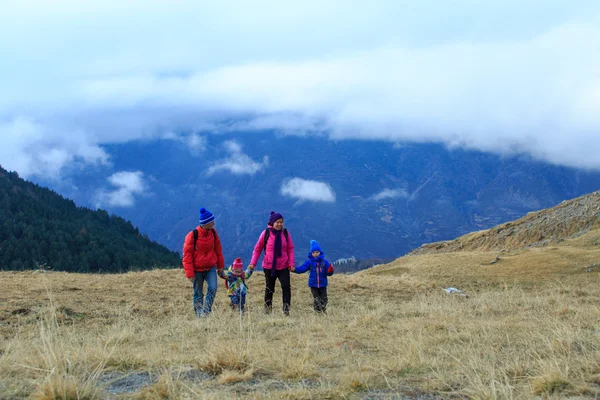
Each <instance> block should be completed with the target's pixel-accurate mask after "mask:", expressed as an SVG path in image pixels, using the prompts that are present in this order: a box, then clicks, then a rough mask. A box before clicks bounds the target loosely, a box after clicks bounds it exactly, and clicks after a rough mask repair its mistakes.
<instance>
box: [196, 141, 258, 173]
mask: <svg viewBox="0 0 600 400" xmlns="http://www.w3.org/2000/svg"><path fill="white" fill-rule="evenodd" d="M224 147H225V149H226V150H227V151H228V152H229V157H227V158H225V159H222V160H218V161H216V163H215V165H213V166H211V167H210V168H209V169H208V174H209V175H212V174H214V173H216V172H219V171H229V172H230V173H232V174H235V175H254V174H256V173H257V172H259V171H260V170H262V169H264V168H266V167H267V166H268V165H269V157H268V156H264V157H263V159H262V161H261V162H256V161H254V160H253V159H252V158H250V156H248V155H247V154H244V153H243V151H242V146H241V145H240V144H239V143H237V142H236V141H233V140H228V141H226V142H225V143H224Z"/></svg>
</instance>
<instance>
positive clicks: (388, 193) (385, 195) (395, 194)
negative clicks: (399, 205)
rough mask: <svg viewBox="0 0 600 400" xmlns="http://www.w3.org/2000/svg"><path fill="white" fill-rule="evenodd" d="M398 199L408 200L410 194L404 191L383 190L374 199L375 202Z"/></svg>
mask: <svg viewBox="0 0 600 400" xmlns="http://www.w3.org/2000/svg"><path fill="white" fill-rule="evenodd" d="M396 198H403V199H406V198H408V193H407V192H406V190H404V189H383V190H382V191H381V192H379V193H377V194H376V195H374V196H373V197H372V199H373V200H375V201H380V200H386V199H396Z"/></svg>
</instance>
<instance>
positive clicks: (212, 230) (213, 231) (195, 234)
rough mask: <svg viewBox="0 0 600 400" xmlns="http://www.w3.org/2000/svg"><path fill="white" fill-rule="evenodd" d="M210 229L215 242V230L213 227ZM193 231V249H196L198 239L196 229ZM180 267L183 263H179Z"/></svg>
mask: <svg viewBox="0 0 600 400" xmlns="http://www.w3.org/2000/svg"><path fill="white" fill-rule="evenodd" d="M210 231H211V232H212V234H213V239H214V240H215V243H216V241H217V234H216V232H215V230H214V229H211V230H210ZM193 232H194V251H195V250H197V249H196V242H197V241H198V229H194V231H193ZM181 268H183V265H181Z"/></svg>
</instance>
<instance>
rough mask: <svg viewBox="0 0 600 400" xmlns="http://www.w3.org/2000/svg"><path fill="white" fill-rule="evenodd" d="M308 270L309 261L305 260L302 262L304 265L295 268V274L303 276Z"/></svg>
mask: <svg viewBox="0 0 600 400" xmlns="http://www.w3.org/2000/svg"><path fill="white" fill-rule="evenodd" d="M309 269H310V260H306V261H304V264H302V265H300V266H299V267H296V271H295V272H296V273H297V274H303V273H305V272H306V271H308V270H309Z"/></svg>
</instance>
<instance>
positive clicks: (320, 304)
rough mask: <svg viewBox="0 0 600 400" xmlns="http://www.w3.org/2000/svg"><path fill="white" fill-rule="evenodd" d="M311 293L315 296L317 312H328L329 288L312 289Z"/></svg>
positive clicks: (314, 304)
mask: <svg viewBox="0 0 600 400" xmlns="http://www.w3.org/2000/svg"><path fill="white" fill-rule="evenodd" d="M310 291H311V292H312V295H313V300H314V303H313V306H314V308H315V311H316V312H320V313H325V312H327V286H325V287H322V288H314V287H311V288H310Z"/></svg>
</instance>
